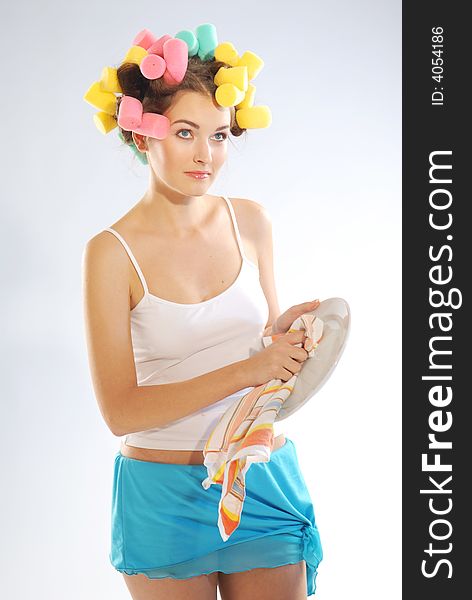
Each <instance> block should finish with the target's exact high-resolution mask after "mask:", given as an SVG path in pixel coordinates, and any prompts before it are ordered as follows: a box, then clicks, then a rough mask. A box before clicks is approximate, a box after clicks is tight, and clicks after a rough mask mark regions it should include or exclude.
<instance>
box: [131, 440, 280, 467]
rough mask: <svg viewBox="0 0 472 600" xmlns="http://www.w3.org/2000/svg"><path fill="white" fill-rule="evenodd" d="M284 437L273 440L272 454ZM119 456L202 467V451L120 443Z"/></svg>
mask: <svg viewBox="0 0 472 600" xmlns="http://www.w3.org/2000/svg"><path fill="white" fill-rule="evenodd" d="M285 441H286V440H285V435H284V434H283V433H281V434H280V435H278V436H276V437H275V438H274V445H273V448H272V452H275V451H276V450H278V449H279V448H281V447H282V446H283V445H284V444H285ZM120 451H121V454H122V455H123V456H127V457H128V458H134V459H136V460H146V461H150V462H162V463H171V464H177V465H203V460H204V456H203V450H157V449H154V448H137V447H136V446H128V445H127V444H125V443H124V440H123V441H122V442H121V448H120Z"/></svg>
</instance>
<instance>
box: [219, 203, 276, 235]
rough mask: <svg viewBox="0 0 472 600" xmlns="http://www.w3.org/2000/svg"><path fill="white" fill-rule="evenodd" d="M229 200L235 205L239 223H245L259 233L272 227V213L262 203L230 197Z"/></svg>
mask: <svg viewBox="0 0 472 600" xmlns="http://www.w3.org/2000/svg"><path fill="white" fill-rule="evenodd" d="M228 198H229V200H230V201H231V204H232V205H233V208H234V212H235V214H236V218H237V219H238V222H239V221H244V224H246V226H247V227H250V228H251V229H254V228H256V229H257V232H260V229H261V228H262V229H264V228H267V227H269V226H270V225H271V223H272V220H271V217H270V213H269V211H268V210H267V208H266V207H265V206H263V205H262V204H261V203H260V202H257V201H256V200H252V199H250V198H230V197H229V196H228Z"/></svg>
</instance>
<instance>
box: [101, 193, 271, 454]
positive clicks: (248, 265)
mask: <svg viewBox="0 0 472 600" xmlns="http://www.w3.org/2000/svg"><path fill="white" fill-rule="evenodd" d="M224 199H225V200H226V203H227V205H228V208H229V212H230V215H231V219H232V222H233V227H234V231H235V234H236V240H237V243H238V247H239V251H240V253H241V258H242V264H241V268H240V271H239V274H238V276H237V278H236V280H235V281H234V282H233V283H232V284H231V285H230V286H229V287H228V288H226V290H224V291H223V292H221V294H218V295H217V296H214V297H213V298H210V299H209V300H204V301H203V302H198V303H196V304H195V303H193V304H181V303H179V302H171V301H169V300H165V299H164V298H159V297H158V296H155V295H154V294H151V293H150V292H149V289H148V286H147V283H146V279H145V277H144V275H143V273H142V271H141V269H140V267H139V265H138V263H137V261H136V259H135V257H134V255H133V253H132V251H131V249H130V247H129V246H128V244H127V243H126V242H125V240H124V239H123V237H122V236H121V235H120V234H119V233H118V232H117V231H115V230H114V229H112V228H110V227H108V228H106V229H105V231H110V232H111V233H113V234H114V235H115V236H116V237H117V238H118V239H119V240H120V242H121V243H122V244H123V246H124V248H125V250H126V252H127V253H128V256H129V258H130V260H131V262H132V263H133V265H134V268H135V269H136V272H137V274H138V276H139V279H140V281H141V284H142V286H143V289H144V296H143V298H142V299H141V300H140V301H139V302H138V304H137V305H136V306H135V307H134V308H133V309H132V310H131V311H130V324H131V338H132V344H133V353H134V362H135V368H136V378H137V384H138V386H142V385H158V384H161V383H174V382H177V381H183V380H186V379H191V378H193V377H197V376H198V375H202V374H204V373H208V372H210V371H214V370H216V369H220V368H221V367H224V366H226V365H229V364H231V363H234V362H237V361H240V360H244V359H246V358H249V357H250V356H251V355H252V354H253V352H254V351H259V350H262V349H263V344H262V333H263V331H264V327H265V325H266V323H267V319H268V316H269V309H268V305H267V300H266V298H265V295H264V292H263V290H262V288H261V285H260V283H259V269H258V267H257V265H255V264H254V263H253V262H251V261H250V260H248V258H247V257H246V255H245V253H244V250H243V247H242V244H241V237H240V234H239V229H238V225H237V222H236V217H235V214H234V210H233V207H232V205H231V202H230V201H229V199H228V198H226V197H224ZM251 389H253V387H246V388H243V389H242V390H239V391H237V392H235V393H234V394H231V395H230V396H227V397H226V398H223V399H222V400H219V401H217V402H214V403H213V404H211V405H209V406H207V407H205V408H203V409H201V410H198V411H196V412H194V413H192V414H190V415H187V416H186V417H182V418H180V419H177V420H176V421H172V423H169V424H167V425H166V426H164V427H155V428H152V429H147V430H145V431H139V432H136V433H131V434H128V435H126V436H123V437H124V441H125V444H128V445H129V446H137V447H138V448H156V449H168V450H203V448H204V447H205V443H206V441H207V439H208V437H209V434H210V432H211V431H212V430H213V428H214V427H215V426H216V424H217V422H218V420H219V419H220V417H221V415H222V414H223V413H224V412H225V411H226V409H227V408H228V407H229V406H230V405H232V404H233V403H234V402H236V401H237V399H239V398H241V396H243V395H244V394H246V393H247V392H249V391H250V390H251Z"/></svg>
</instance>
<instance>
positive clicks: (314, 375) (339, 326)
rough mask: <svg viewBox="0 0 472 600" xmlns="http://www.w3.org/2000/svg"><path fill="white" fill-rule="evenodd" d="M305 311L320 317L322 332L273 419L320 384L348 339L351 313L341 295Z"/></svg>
mask: <svg viewBox="0 0 472 600" xmlns="http://www.w3.org/2000/svg"><path fill="white" fill-rule="evenodd" d="M309 314H312V315H315V316H316V317H320V319H322V320H323V336H322V338H321V341H320V342H319V344H318V347H317V348H315V350H314V354H313V356H312V357H310V358H307V359H306V361H305V362H304V363H303V366H302V368H301V371H300V372H299V374H298V377H297V380H296V383H295V386H294V388H293V391H292V392H291V394H290V396H289V397H288V398H287V399H286V400H285V402H284V403H283V405H282V407H281V409H280V411H279V413H278V415H277V417H276V419H275V420H276V421H282V420H283V419H286V418H287V417H289V416H290V415H292V414H293V413H294V412H295V411H297V410H298V409H299V408H301V407H302V406H303V405H304V404H305V403H306V402H307V401H308V400H309V399H310V398H311V397H312V396H314V395H315V394H316V393H317V392H318V391H319V390H320V389H321V388H322V387H323V385H324V384H325V383H326V381H327V380H328V379H329V377H330V375H331V373H332V372H333V371H334V368H335V367H336V365H337V364H338V361H339V359H340V358H341V355H342V353H343V351H344V347H345V345H346V342H347V339H348V334H349V328H350V324H351V313H350V310H349V305H348V303H347V302H346V301H345V300H343V299H342V298H328V299H327V300H323V302H321V303H320V305H319V306H318V307H317V308H315V310H312V311H309Z"/></svg>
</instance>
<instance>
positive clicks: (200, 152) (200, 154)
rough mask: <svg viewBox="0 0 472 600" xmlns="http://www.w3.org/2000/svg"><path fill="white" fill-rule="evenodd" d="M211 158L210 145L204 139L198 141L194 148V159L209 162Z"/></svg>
mask: <svg viewBox="0 0 472 600" xmlns="http://www.w3.org/2000/svg"><path fill="white" fill-rule="evenodd" d="M210 159H211V150H210V146H209V144H208V143H207V142H206V141H203V142H198V143H197V147H196V148H195V160H196V161H197V162H203V163H209V162H210Z"/></svg>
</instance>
